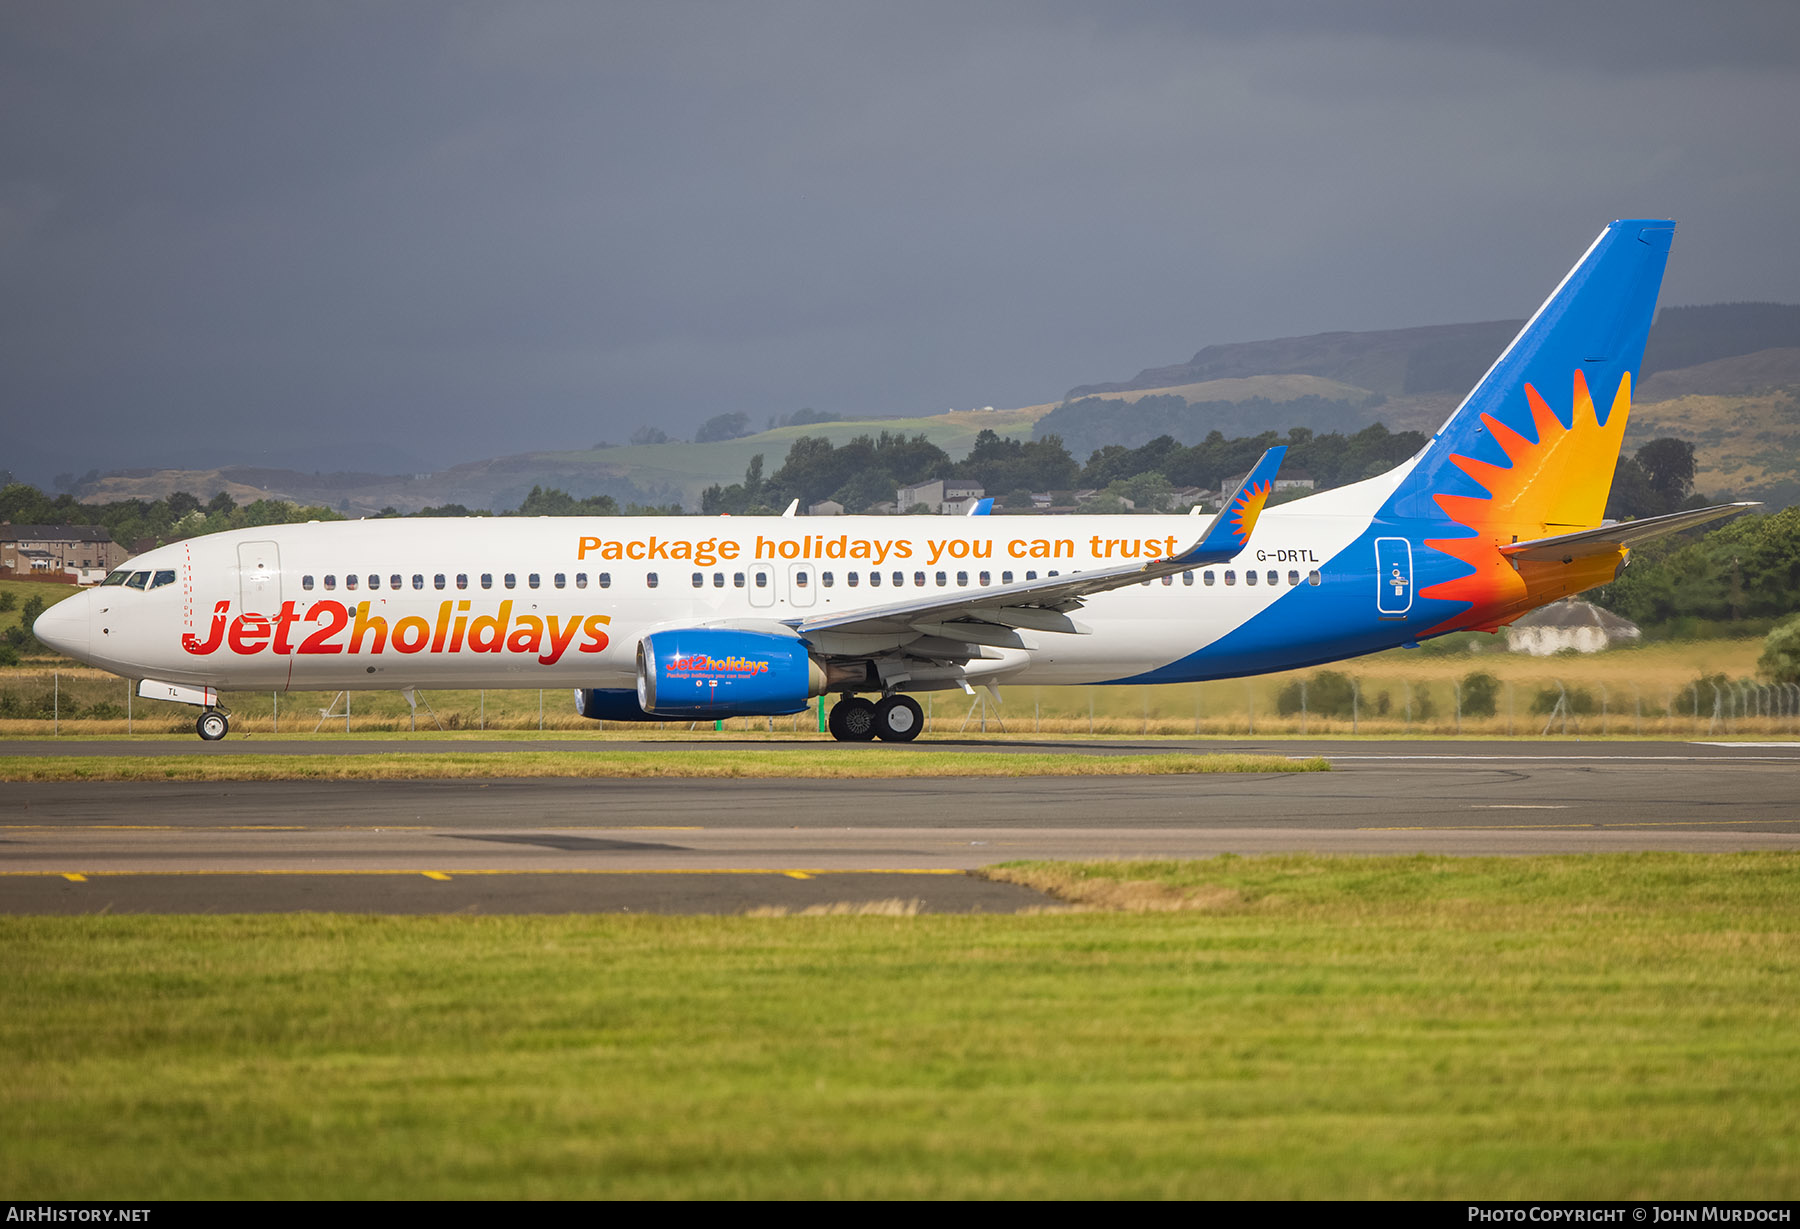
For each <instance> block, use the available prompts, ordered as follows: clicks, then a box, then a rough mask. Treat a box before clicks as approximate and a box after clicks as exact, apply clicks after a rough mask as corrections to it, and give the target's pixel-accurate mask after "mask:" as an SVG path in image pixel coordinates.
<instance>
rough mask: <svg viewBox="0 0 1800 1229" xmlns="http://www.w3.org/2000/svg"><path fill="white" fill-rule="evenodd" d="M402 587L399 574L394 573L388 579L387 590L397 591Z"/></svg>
mask: <svg viewBox="0 0 1800 1229" xmlns="http://www.w3.org/2000/svg"><path fill="white" fill-rule="evenodd" d="M402 587H403V586H402V585H401V584H400V573H398V572H395V573H394V574H393V575H392V576H390V577H388V588H390V589H399V588H402Z"/></svg>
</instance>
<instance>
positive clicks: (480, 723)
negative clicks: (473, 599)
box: [0, 670, 1800, 738]
mask: <svg viewBox="0 0 1800 1229" xmlns="http://www.w3.org/2000/svg"><path fill="white" fill-rule="evenodd" d="M134 691H135V684H133V683H130V682H127V681H125V680H122V679H119V678H117V677H115V676H113V675H109V674H104V673H102V672H100V671H96V670H72V671H39V672H32V671H6V672H0V735H4V734H11V735H14V736H43V735H52V736H61V735H97V734H191V733H192V732H193V728H194V719H195V718H196V716H198V710H197V709H195V708H192V707H188V706H185V705H178V704H169V703H166V702H163V701H155V700H144V699H141V698H138V697H137V696H135V695H134V694H133V693H134ZM916 698H917V699H918V700H919V702H920V703H921V704H922V705H924V706H925V708H926V713H927V725H926V731H927V733H928V734H935V735H939V736H955V735H965V736H966V735H970V734H986V735H990V736H991V735H1011V736H1029V735H1038V734H1055V735H1087V734H1092V735H1095V736H1104V735H1112V736H1120V735H1139V736H1144V735H1151V736H1157V735H1160V736H1187V737H1203V738H1206V737H1212V738H1241V737H1255V736H1259V735H1322V736H1346V735H1348V736H1362V735H1369V736H1387V737H1406V736H1432V737H1442V736H1447V735H1456V734H1466V735H1480V736H1484V737H1495V736H1520V737H1534V738H1535V737H1563V736H1568V737H1594V736H1622V737H1631V736H1644V737H1710V736H1731V737H1746V736H1756V735H1766V736H1775V735H1794V734H1800V685H1797V684H1793V683H1769V682H1763V681H1759V680H1756V679H1748V678H1739V679H1731V678H1726V677H1725V676H1723V675H1713V676H1707V677H1700V678H1694V679H1691V680H1688V681H1685V682H1676V681H1672V680H1670V679H1669V678H1667V677H1660V678H1646V679H1642V680H1633V679H1631V678H1614V679H1609V680H1608V681H1603V682H1595V681H1592V680H1573V679H1568V678H1565V677H1562V676H1561V675H1559V674H1556V673H1553V672H1545V673H1543V674H1542V675H1541V676H1540V675H1536V674H1530V675H1525V676H1519V677H1512V678H1507V679H1500V678H1497V677H1495V676H1494V675H1492V674H1489V673H1486V672H1483V671H1469V672H1467V673H1464V674H1462V675H1461V676H1456V675H1448V676H1445V677H1435V678H1418V677H1407V676H1402V675H1384V674H1381V673H1379V672H1368V673H1363V674H1350V673H1345V672H1340V671H1333V670H1319V671H1311V672H1290V673H1287V674H1280V675H1266V676H1262V677H1258V678H1252V679H1233V680H1225V681H1220V682H1212V683H1198V684H1177V685H1171V686H1161V687H1132V686H1120V687H1010V688H1008V687H1004V686H1003V687H1002V689H1001V699H1000V700H999V701H998V702H996V700H995V699H994V697H993V696H992V695H990V693H989V692H988V691H986V690H985V689H978V690H977V691H976V692H975V694H974V695H973V696H968V695H964V694H963V693H962V692H960V691H940V692H928V693H923V694H920V695H918V696H917V697H916ZM223 701H224V706H225V707H226V709H227V710H228V711H230V713H231V714H232V718H231V729H232V735H233V736H234V737H235V736H241V735H256V734H283V735H293V734H311V733H338V734H344V733H352V734H355V733H381V732H411V733H418V734H421V735H424V734H428V733H433V732H437V731H444V732H466V731H490V730H491V731H496V732H499V731H530V730H540V731H558V730H561V731H588V732H606V733H615V734H618V733H624V734H634V735H642V734H645V733H648V732H650V731H659V732H662V733H676V732H680V733H692V734H695V735H699V734H704V733H713V732H717V733H730V734H737V735H755V734H762V735H765V736H767V735H777V736H789V737H791V736H795V735H812V736H814V737H817V736H819V733H820V725H821V722H820V715H819V712H818V704H819V701H817V700H814V701H813V702H812V705H811V706H810V707H809V708H808V709H807V711H805V712H801V713H796V714H792V715H790V716H784V717H749V718H734V719H731V720H728V721H723V722H713V721H700V722H682V721H667V722H658V723H648V724H640V723H625V722H604V723H596V722H592V721H588V720H586V719H584V718H582V717H580V716H578V715H577V714H576V713H575V711H574V703H573V697H572V695H571V692H570V689H568V688H556V689H545V690H542V691H539V690H528V691H514V690H508V691H437V692H417V693H415V695H414V705H412V706H409V704H408V703H407V701H406V699H405V697H404V696H402V695H401V694H400V693H398V692H349V693H345V692H337V693H332V692H288V693H278V692H267V691H259V692H227V693H225V695H224V697H223ZM830 702H831V698H829V697H828V698H827V700H826V703H827V704H829V703H830Z"/></svg>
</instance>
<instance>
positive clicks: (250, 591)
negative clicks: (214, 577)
mask: <svg viewBox="0 0 1800 1229" xmlns="http://www.w3.org/2000/svg"><path fill="white" fill-rule="evenodd" d="M280 609H281V555H280V553H279V552H278V551H277V550H276V548H275V543H273V542H240V543H238V610H239V612H240V613H241V612H244V611H252V612H254V613H256V614H264V615H272V614H274V613H275V612H276V611H278V610H280Z"/></svg>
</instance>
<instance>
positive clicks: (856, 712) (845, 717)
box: [828, 696, 875, 743]
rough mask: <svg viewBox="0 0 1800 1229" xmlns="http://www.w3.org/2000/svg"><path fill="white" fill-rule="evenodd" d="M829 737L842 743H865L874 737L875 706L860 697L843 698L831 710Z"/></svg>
mask: <svg viewBox="0 0 1800 1229" xmlns="http://www.w3.org/2000/svg"><path fill="white" fill-rule="evenodd" d="M828 724H829V725H830V727H831V736H832V737H833V738H835V739H837V740H838V741H839V742H842V743H866V742H868V741H869V740H870V739H871V738H874V737H875V706H874V705H873V704H871V703H869V702H868V701H867V700H865V699H863V698H862V697H861V696H845V697H844V698H843V699H842V700H839V701H838V702H837V703H836V704H835V705H833V706H832V709H831V717H830V720H829V722H828Z"/></svg>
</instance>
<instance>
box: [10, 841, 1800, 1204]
mask: <svg viewBox="0 0 1800 1229" xmlns="http://www.w3.org/2000/svg"><path fill="white" fill-rule="evenodd" d="M996 873H997V874H1002V875H1006V876H1009V877H1013V878H1021V879H1026V880H1030V881H1036V882H1049V883H1055V884H1058V885H1060V886H1061V887H1062V888H1063V889H1064V890H1065V891H1068V892H1069V893H1070V894H1071V895H1072V896H1075V897H1077V898H1082V897H1085V898H1087V899H1090V900H1105V898H1106V897H1107V896H1108V894H1109V893H1110V894H1111V895H1112V896H1113V897H1115V898H1116V899H1113V900H1111V901H1107V902H1106V903H1108V904H1109V905H1111V906H1120V905H1123V906H1126V907H1127V909H1134V910H1136V911H1122V910H1120V909H1118V908H1116V907H1114V908H1111V909H1109V910H1108V911H1087V912H1075V913H1067V914H1050V915H1038V916H1024V917H931V916H917V917H905V916H898V917H840V918H727V919H697V918H668V917H617V916H610V917H536V918H520V917H514V918H471V917H439V918H381V919H375V918H365V917H342V916H331V915H311V916H308V915H300V916H257V917H83V918H25V917H16V918H0V1005H3V1006H4V1010H0V1048H3V1049H4V1052H5V1053H6V1054H7V1067H6V1070H7V1077H6V1079H5V1081H4V1082H0V1111H3V1112H0V1189H4V1190H5V1191H6V1192H7V1195H8V1197H9V1198H13V1199H25V1200H37V1199H50V1198H58V1199H153V1198H214V1197H227V1198H308V1197H342V1198H359V1197H377V1198H383V1197H386V1198H404V1199H418V1198H432V1199H465V1198H467V1199H473V1198H490V1197H502V1198H505V1197H582V1196H596V1197H617V1198H630V1197H650V1198H656V1197H767V1196H773V1197H942V1198H972V1197H977V1198H978V1197H1036V1198H1070V1197H1084V1196H1094V1197H1115V1198H1116V1197H1133V1196H1145V1197H1161V1196H1168V1197H1198V1198H1332V1199H1336V1198H1432V1199H1473V1198H1483V1199H1496V1198H1517V1199H1525V1198H1529V1199H1581V1198H1595V1199H1599V1198H1605V1199H1624V1198H1632V1199H1717V1198H1730V1199H1792V1198H1795V1197H1800V999H1797V998H1796V996H1795V994H1794V986H1795V985H1796V984H1800V983H1797V979H1800V858H1795V857H1793V856H1791V855H1780V854H1751V855H1730V856H1694V855H1631V856H1615V857H1580V858H1521V859H1443V858H1401V859H1388V858H1383V859H1327V858H1311V857H1289V858H1255V859H1238V858H1220V859H1213V860H1209V861H1205V862H1200V863H1176V864H1153V865H1127V866H1099V867H1085V868H1073V869H1069V868H1050V867H1042V866H1036V867H1033V866H1021V867H1013V868H1006V869H1003V870H1000V871H997V872H996Z"/></svg>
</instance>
